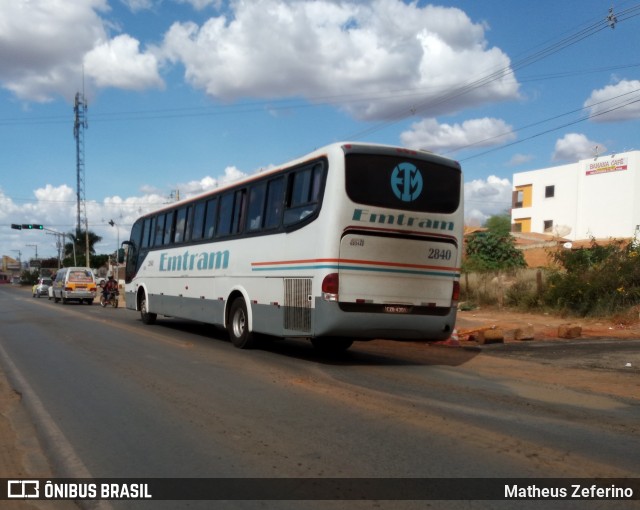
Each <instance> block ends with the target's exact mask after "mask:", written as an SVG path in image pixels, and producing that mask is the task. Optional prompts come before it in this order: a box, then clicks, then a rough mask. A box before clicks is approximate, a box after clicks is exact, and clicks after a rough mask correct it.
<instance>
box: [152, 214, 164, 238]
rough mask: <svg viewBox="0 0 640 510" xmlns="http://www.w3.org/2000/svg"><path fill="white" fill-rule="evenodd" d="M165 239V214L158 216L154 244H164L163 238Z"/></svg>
mask: <svg viewBox="0 0 640 510" xmlns="http://www.w3.org/2000/svg"><path fill="white" fill-rule="evenodd" d="M163 239H164V214H161V215H159V216H158V219H157V220H156V228H155V233H154V241H153V245H154V246H162V240H163Z"/></svg>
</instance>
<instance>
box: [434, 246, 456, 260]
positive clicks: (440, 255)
mask: <svg viewBox="0 0 640 510" xmlns="http://www.w3.org/2000/svg"><path fill="white" fill-rule="evenodd" d="M428 257H429V258H430V259H436V260H451V250H445V249H442V248H429V255H428Z"/></svg>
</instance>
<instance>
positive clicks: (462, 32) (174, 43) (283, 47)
mask: <svg viewBox="0 0 640 510" xmlns="http://www.w3.org/2000/svg"><path fill="white" fill-rule="evenodd" d="M232 7H233V9H234V12H233V13H232V14H230V15H229V17H228V18H227V17H225V16H218V17H212V18H210V19H209V20H208V21H206V22H205V23H204V24H203V25H202V26H198V25H196V24H195V23H192V22H180V23H174V24H173V26H172V27H171V28H170V30H169V31H168V32H167V33H166V35H165V39H164V44H163V46H162V51H163V53H164V55H165V56H166V58H167V59H169V60H170V61H172V62H174V63H176V64H177V63H180V64H182V65H184V67H185V77H186V79H187V81H188V82H189V83H191V84H192V85H193V86H194V87H196V88H200V89H203V90H205V91H206V93H207V94H209V95H211V96H214V97H216V98H219V99H222V100H225V101H231V100H236V99H239V98H242V97H265V98H266V97H275V98H278V97H290V96H303V97H307V98H309V99H311V100H313V99H314V98H320V97H331V98H332V101H333V100H335V101H337V102H341V103H342V107H343V108H345V109H346V110H348V111H349V113H351V114H352V115H354V116H356V117H359V118H364V119H373V118H388V117H389V116H390V115H397V114H398V112H401V111H406V112H407V113H408V112H409V111H410V110H411V111H415V112H418V113H421V114H431V115H435V114H438V113H443V112H452V111H458V110H460V109H462V108H465V107H468V106H470V105H477V104H482V103H485V102H491V101H500V100H505V99H512V98H514V97H516V96H517V89H518V84H517V82H516V81H515V78H514V77H513V75H512V74H510V73H507V74H506V75H505V76H504V77H502V78H501V79H497V80H495V81H492V82H490V83H488V84H486V85H485V86H484V87H481V88H477V89H472V90H471V91H470V92H468V93H467V94H465V95H458V96H456V97H455V100H449V101H445V100H444V99H443V97H444V96H445V95H446V94H449V93H450V92H451V91H452V90H455V89H456V87H460V86H462V85H464V84H468V83H469V82H470V81H473V80H474V79H477V78H479V77H481V76H484V75H486V73H487V70H488V69H496V68H508V66H509V59H508V57H507V56H506V55H505V54H504V53H503V52H502V51H500V50H499V49H497V48H490V49H487V42H486V40H485V39H484V27H483V26H482V25H479V24H474V23H472V22H471V20H470V19H469V18H468V17H467V15H466V14H465V13H464V12H463V11H461V10H459V9H455V8H444V7H435V6H432V5H428V6H425V7H419V6H418V5H417V4H416V3H411V4H406V3H404V2H402V1H400V0H376V1H374V2H370V3H367V2H364V3H363V2H340V3H338V2H334V1H330V0H324V1H292V0H256V1H254V2H238V3H234V4H232ZM450 99H451V98H450Z"/></svg>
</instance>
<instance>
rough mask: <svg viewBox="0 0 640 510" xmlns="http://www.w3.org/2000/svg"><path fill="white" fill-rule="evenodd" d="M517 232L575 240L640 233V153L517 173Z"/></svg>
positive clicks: (514, 218) (513, 219) (514, 211)
mask: <svg viewBox="0 0 640 510" xmlns="http://www.w3.org/2000/svg"><path fill="white" fill-rule="evenodd" d="M513 188H514V191H513V204H512V210H511V223H512V229H513V230H514V231H516V232H537V233H547V234H553V235H556V236H558V237H564V238H567V239H570V240H577V239H590V238H592V237H594V238H597V239H606V238H609V237H622V238H625V237H626V238H630V237H633V236H634V235H635V234H636V230H637V229H640V151H631V152H624V153H621V154H612V155H609V156H597V157H595V158H591V159H583V160H581V161H579V162H577V163H572V164H569V165H562V166H556V167H552V168H545V169H542V170H532V171H529V172H521V173H517V174H514V175H513Z"/></svg>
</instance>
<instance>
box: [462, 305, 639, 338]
mask: <svg viewBox="0 0 640 510" xmlns="http://www.w3.org/2000/svg"><path fill="white" fill-rule="evenodd" d="M563 325H576V326H579V327H580V328H581V337H582V338H620V339H623V338H640V317H632V316H630V315H625V316H624V317H622V316H620V317H613V318H611V319H607V318H597V319H594V318H583V317H561V316H557V315H552V314H532V313H522V312H517V311H513V310H505V309H497V308H483V309H477V310H472V311H459V312H458V320H457V322H456V328H457V329H459V330H461V331H463V332H464V331H466V330H469V329H473V328H483V327H495V328H500V329H502V330H503V332H504V340H505V342H509V341H515V340H514V333H515V331H516V330H517V329H519V328H524V327H526V326H532V327H533V332H534V339H535V340H545V339H557V338H558V329H559V328H560V326H563ZM461 340H462V339H461ZM464 340H466V339H464Z"/></svg>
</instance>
